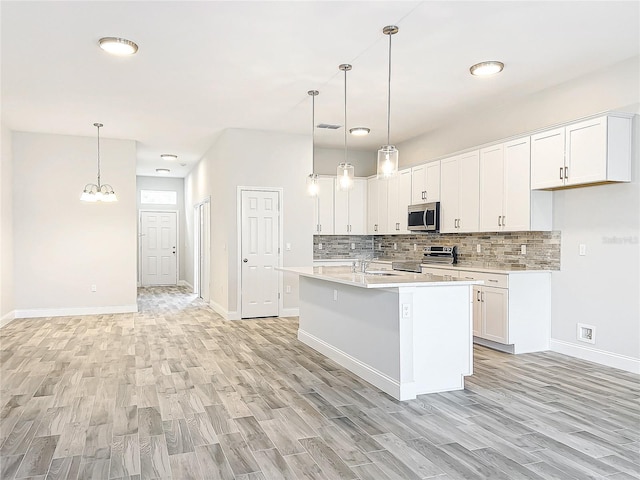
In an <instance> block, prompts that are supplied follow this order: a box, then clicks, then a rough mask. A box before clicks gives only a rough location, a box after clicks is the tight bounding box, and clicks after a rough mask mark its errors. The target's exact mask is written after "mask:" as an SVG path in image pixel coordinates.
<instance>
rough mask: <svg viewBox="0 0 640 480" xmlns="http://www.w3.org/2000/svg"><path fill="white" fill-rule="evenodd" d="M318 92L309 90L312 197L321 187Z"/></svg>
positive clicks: (310, 193)
mask: <svg viewBox="0 0 640 480" xmlns="http://www.w3.org/2000/svg"><path fill="white" fill-rule="evenodd" d="M319 93H320V92H318V90H309V91H308V92H307V94H308V95H311V175H309V176H308V177H307V193H308V194H309V195H310V196H311V197H315V196H317V195H318V192H319V191H320V186H319V185H318V175H317V174H316V149H315V143H316V142H315V139H316V96H317V95H318V94H319Z"/></svg>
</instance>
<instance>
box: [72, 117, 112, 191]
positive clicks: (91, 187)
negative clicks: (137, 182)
mask: <svg viewBox="0 0 640 480" xmlns="http://www.w3.org/2000/svg"><path fill="white" fill-rule="evenodd" d="M93 126H94V127H96V128H97V129H98V183H97V184H95V183H87V184H86V185H85V186H84V191H83V192H82V195H80V200H82V201H83V202H117V201H118V197H116V193H115V192H114V191H113V187H112V186H111V185H109V184H106V183H105V184H104V185H102V184H101V183H100V127H102V126H103V125H102V124H101V123H94V124H93Z"/></svg>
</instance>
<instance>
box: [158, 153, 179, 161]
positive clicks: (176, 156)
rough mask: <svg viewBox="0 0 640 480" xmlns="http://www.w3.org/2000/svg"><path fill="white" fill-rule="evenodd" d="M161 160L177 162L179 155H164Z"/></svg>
mask: <svg viewBox="0 0 640 480" xmlns="http://www.w3.org/2000/svg"><path fill="white" fill-rule="evenodd" d="M160 158H161V159H163V160H177V159H178V155H174V154H173V153H163V154H162V155H160Z"/></svg>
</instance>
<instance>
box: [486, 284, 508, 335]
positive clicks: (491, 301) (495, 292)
mask: <svg viewBox="0 0 640 480" xmlns="http://www.w3.org/2000/svg"><path fill="white" fill-rule="evenodd" d="M481 297H482V302H483V303H484V305H483V308H484V322H483V325H482V337H483V338H486V339H487V340H492V341H494V342H499V343H509V314H508V311H509V290H507V289H506V288H497V287H482V292H481Z"/></svg>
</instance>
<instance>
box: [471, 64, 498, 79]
mask: <svg viewBox="0 0 640 480" xmlns="http://www.w3.org/2000/svg"><path fill="white" fill-rule="evenodd" d="M503 68H504V63H502V62H498V61H495V60H490V61H488V62H480V63H476V64H475V65H473V66H472V67H471V68H469V71H470V72H471V75H475V76H477V77H485V76H487V75H494V74H496V73H500V72H501V71H502V69H503Z"/></svg>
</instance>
